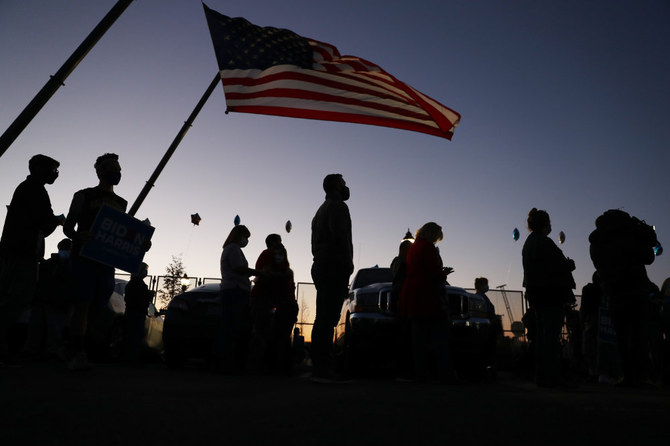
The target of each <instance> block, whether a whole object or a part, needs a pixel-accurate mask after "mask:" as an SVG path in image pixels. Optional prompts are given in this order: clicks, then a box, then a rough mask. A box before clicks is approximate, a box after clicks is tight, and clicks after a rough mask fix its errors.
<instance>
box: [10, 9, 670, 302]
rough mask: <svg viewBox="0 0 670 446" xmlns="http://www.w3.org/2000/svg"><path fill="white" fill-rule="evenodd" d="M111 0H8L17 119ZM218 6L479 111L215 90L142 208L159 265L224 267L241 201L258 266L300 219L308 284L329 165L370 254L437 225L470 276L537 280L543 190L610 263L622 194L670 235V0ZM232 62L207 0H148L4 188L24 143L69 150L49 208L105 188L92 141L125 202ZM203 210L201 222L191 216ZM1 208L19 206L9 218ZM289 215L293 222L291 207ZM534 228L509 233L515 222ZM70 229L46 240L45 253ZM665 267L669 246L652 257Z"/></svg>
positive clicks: (90, 60)
mask: <svg viewBox="0 0 670 446" xmlns="http://www.w3.org/2000/svg"><path fill="white" fill-rule="evenodd" d="M114 4H115V1H112V0H109V1H102V0H101V1H96V2H91V1H88V0H63V1H59V2H45V1H37V0H3V1H2V2H1V3H0V66H1V67H2V69H0V104H2V105H1V106H0V129H1V130H2V131H4V130H5V129H6V128H7V127H8V126H9V125H10V124H11V122H12V121H13V120H14V119H15V118H16V116H17V115H18V114H19V113H20V112H21V110H22V109H23V108H24V107H25V106H26V105H27V103H28V102H29V101H30V100H31V99H32V98H33V97H34V95H35V94H36V93H37V92H38V91H39V89H40V88H41V87H42V86H43V85H44V83H45V82H46V81H47V79H48V76H49V75H51V74H53V73H55V72H56V71H57V70H58V68H59V67H60V66H61V65H62V63H63V62H64V61H65V60H66V59H67V57H69V56H70V54H71V53H72V52H73V51H74V49H75V48H76V47H77V46H78V45H79V44H80V43H81V41H82V40H83V39H84V38H85V37H86V36H87V35H88V33H89V32H90V31H91V30H92V29H93V27H94V26H95V25H96V24H97V23H98V22H99V21H100V19H101V18H102V17H103V16H104V15H105V14H106V13H107V12H108V11H109V10H110V9H111V8H112V6H113V5H114ZM207 4H208V5H209V6H210V7H212V8H213V9H215V10H217V11H219V12H221V13H223V14H226V15H229V16H242V17H245V18H247V19H248V20H250V21H251V22H253V23H255V24H257V25H261V26H275V27H279V28H288V29H291V30H292V31H295V32H296V33H298V34H301V35H303V36H307V37H311V38H315V39H318V40H321V41H325V42H328V43H331V44H333V45H335V46H337V47H338V48H339V50H340V52H341V53H342V54H352V55H355V56H359V57H362V58H365V59H368V60H370V61H372V62H374V63H376V64H378V65H380V66H381V67H383V68H384V69H385V70H386V71H388V72H389V73H391V74H393V75H394V76H396V77H397V78H398V79H400V80H402V81H404V82H406V83H408V84H410V85H412V86H413V87H415V88H417V89H418V90H420V91H422V92H423V93H425V94H427V95H429V96H431V97H433V98H434V99H436V100H438V101H440V102H442V103H443V104H444V105H446V106H448V107H451V108H453V109H454V110H456V111H458V112H459V113H460V114H461V115H462V121H461V124H460V125H459V127H457V129H456V131H455V135H454V138H453V141H451V142H449V141H447V140H444V139H441V138H437V137H434V136H430V135H424V134H419V133H412V132H408V131H403V130H395V129H389V128H381V127H372V126H363V125H357V124H345V123H334V122H321V121H312V120H299V119H290V118H281V117H271V116H262V115H244V114H229V115H225V114H224V111H225V99H224V94H223V89H222V88H221V87H217V89H216V90H215V92H214V94H213V95H212V97H211V98H210V99H209V101H208V102H207V104H206V105H205V107H204V108H203V110H202V112H201V113H200V116H199V117H198V118H197V119H196V121H195V123H194V126H193V127H192V128H191V130H190V131H189V133H188V134H187V135H186V138H185V139H184V141H183V142H182V143H181V145H180V146H179V148H178V150H177V152H176V153H175V155H174V156H173V158H172V160H171V161H170V163H169V164H168V165H167V167H166V168H165V170H164V171H163V173H162V175H161V177H159V179H158V181H157V182H156V185H155V187H154V188H153V190H152V191H151V192H150V194H149V196H148V198H147V200H146V201H145V203H144V204H143V205H142V207H141V208H140V210H139V212H138V213H137V216H138V217H139V218H149V219H150V220H151V222H152V223H153V225H154V226H155V227H156V232H155V235H154V239H153V248H152V250H151V251H150V252H149V253H148V254H147V256H146V259H145V260H146V261H147V262H148V263H149V264H150V267H151V273H152V274H161V273H163V272H164V269H165V266H166V265H167V264H168V263H169V262H170V258H171V255H181V256H182V257H183V260H184V263H185V265H186V270H187V272H188V273H189V274H190V275H197V276H206V277H218V276H219V266H218V262H219V255H220V252H221V245H222V243H223V241H224V239H225V238H226V236H227V234H228V232H229V230H230V228H231V227H232V225H233V219H234V217H235V215H240V217H241V220H242V223H243V224H245V225H247V226H248V227H249V228H250V230H251V232H252V237H251V240H250V244H249V246H248V247H247V248H245V253H246V256H247V258H248V259H249V261H250V263H253V262H254V261H255V259H256V257H257V256H258V254H259V253H260V252H261V250H262V249H263V248H264V244H263V240H264V238H265V236H266V235H267V234H269V233H271V232H277V233H280V234H282V235H283V238H284V242H285V245H286V247H287V249H288V252H289V258H290V260H291V262H292V266H293V269H294V270H295V274H296V279H297V280H298V281H303V282H307V281H310V277H309V268H310V265H311V255H310V246H309V237H310V229H309V227H310V222H311V218H312V216H313V214H314V212H315V211H316V209H317V208H318V206H319V205H320V204H321V202H322V201H323V196H324V193H323V191H322V189H321V181H322V178H323V177H324V176H325V175H326V174H328V173H333V172H339V173H342V174H343V175H344V177H345V179H346V180H347V183H348V184H349V186H350V188H351V199H350V201H349V206H350V210H351V215H352V220H353V236H354V262H355V264H356V267H357V268H358V267H361V266H373V265H375V264H379V265H380V266H385V265H388V264H390V262H391V260H392V258H393V256H394V255H395V254H396V252H397V246H398V243H399V242H400V239H401V237H402V236H403V234H404V233H405V231H406V230H407V228H408V227H409V228H410V229H411V230H412V231H415V230H416V229H417V228H418V227H419V226H421V225H422V224H423V223H425V222H428V221H435V222H437V223H439V224H441V225H442V226H443V228H444V232H445V240H444V241H442V242H441V243H440V244H439V245H438V246H439V247H440V249H441V252H442V256H443V258H444V261H445V264H446V265H450V266H452V267H454V269H455V272H454V273H453V275H452V276H450V282H451V283H452V284H453V285H459V286H464V287H471V286H472V284H473V281H474V278H475V277H478V276H481V275H483V276H486V277H488V278H489V280H490V283H491V285H492V287H495V286H498V285H501V284H507V286H508V288H510V289H521V281H522V269H521V247H522V244H523V241H524V240H525V237H526V235H527V231H526V229H525V220H526V216H527V214H528V211H529V210H530V209H531V208H532V207H537V208H540V209H546V210H547V211H548V212H549V214H550V215H551V218H552V223H553V227H554V232H553V233H552V235H551V236H552V237H554V239H556V237H557V236H558V233H559V231H563V232H565V234H566V242H565V243H564V244H563V245H561V248H562V249H563V251H564V253H565V254H566V255H567V256H569V257H571V258H573V259H574V260H575V262H576V264H577V270H576V271H575V278H576V281H577V285H578V291H579V290H581V287H582V286H583V285H584V284H586V283H587V282H588V281H589V279H590V277H591V274H592V272H593V265H592V263H591V261H590V259H589V256H588V235H589V233H590V232H591V231H592V230H593V229H594V220H595V218H596V217H597V216H598V215H599V214H600V213H602V212H603V211H604V210H606V209H609V208H622V209H624V210H626V211H627V212H629V213H631V214H633V215H636V216H638V217H640V218H642V219H644V220H646V221H647V222H648V223H650V224H653V225H655V226H656V228H657V233H658V236H659V239H660V240H661V242H662V243H664V244H665V245H669V244H670V242H668V238H669V235H670V207H669V206H668V204H667V194H668V192H670V188H669V187H668V184H669V183H668V166H670V155H669V151H668V148H669V147H670V126H669V125H668V122H670V75H669V74H668V73H670V28H669V27H668V26H667V24H668V23H670V6H669V4H668V3H667V2H665V1H661V0H658V1H643V2H634V3H632V2H623V1H593V2H579V1H563V2H535V1H504V2H501V1H432V0H431V1H429V0H423V1H422V0H420V1H417V2H406V1H395V0H387V1H369V0H360V1H357V2H327V1H323V0H314V1H310V2H306V1H303V0H286V1H282V2H277V1H270V0H267V1H266V0H257V1H253V2H249V1H237V0H226V1H224V0H210V1H209V2H208V3H207ZM216 71H217V65H216V59H215V57H214V51H213V48H212V43H211V39H210V37H209V32H208V29H207V25H206V21H205V17H204V13H203V11H202V6H201V3H200V2H199V1H197V0H141V1H135V2H133V3H132V4H131V5H130V6H129V7H128V9H127V10H126V11H125V13H124V14H123V15H122V16H121V17H120V18H119V20H118V21H117V23H116V24H115V25H114V26H113V27H112V28H111V29H110V30H109V31H108V32H107V34H106V35H105V36H104V37H103V38H102V39H101V41H100V42H99V43H98V44H97V45H96V46H95V47H94V48H93V50H92V51H91V52H90V53H89V55H88V56H87V57H86V58H85V59H84V60H83V61H82V63H81V64H80V65H79V66H78V67H77V69H76V70H75V71H74V72H73V73H72V74H71V75H70V77H69V78H68V79H67V81H66V86H65V87H63V88H61V89H60V90H59V91H58V92H57V93H56V94H55V95H54V97H53V98H52V99H51V100H50V101H49V103H48V104H47V105H46V106H45V107H44V109H43V110H42V112H41V113H40V114H39V115H38V116H37V117H36V118H35V119H34V120H33V122H32V123H31V124H30V125H29V126H28V127H27V129H26V130H25V131H24V132H23V134H22V135H21V136H20V137H19V138H18V139H17V140H16V141H15V142H14V144H13V145H12V146H11V147H10V149H9V150H8V151H7V152H6V153H5V154H4V155H3V156H2V157H1V158H0V183H1V184H2V187H1V188H0V202H1V203H3V204H9V202H10V200H11V194H12V192H13V190H14V188H15V187H16V185H17V184H18V183H19V182H21V181H22V180H23V179H24V178H25V176H26V175H27V163H28V159H29V158H30V157H31V156H32V155H34V154H36V153H44V154H47V155H49V156H52V157H54V158H56V159H57V160H59V161H60V162H61V168H60V172H61V173H60V178H59V179H58V180H57V182H56V183H55V184H54V185H53V186H50V187H49V188H48V190H49V192H50V195H51V199H52V204H53V207H54V210H55V211H56V212H57V213H61V212H63V213H65V212H67V208H68V206H69V203H70V200H71V198H72V194H73V193H74V192H75V191H76V190H78V189H81V188H84V187H88V186H92V185H95V184H96V182H97V180H96V177H95V172H94V170H93V167H92V165H93V162H94V160H95V158H96V157H97V156H98V155H100V154H102V153H104V152H108V151H111V152H116V153H118V154H119V155H120V161H121V165H122V167H123V178H122V180H121V184H120V185H119V186H118V188H117V193H119V194H120V195H122V196H123V197H125V198H126V199H127V200H128V201H129V203H130V204H132V202H133V201H134V200H135V198H136V197H137V195H138V194H139V192H140V190H141V189H142V187H143V185H144V183H145V182H146V181H147V180H148V178H149V176H150V175H151V173H152V172H153V170H154V168H155V167H156V165H157V163H158V161H159V159H160V158H161V157H162V155H163V154H164V152H165V150H166V149H167V147H168V146H169V145H170V143H171V142H172V139H173V138H174V137H175V135H176V134H177V132H178V130H179V129H180V127H181V125H182V124H183V122H184V121H185V120H186V118H187V117H188V115H189V114H190V113H191V111H192V109H193V107H194V106H195V104H196V103H197V101H198V100H199V98H200V97H201V96H202V94H203V93H204V91H205V89H206V87H207V86H208V84H209V82H210V81H211V79H212V77H213V76H214V74H215V73H216ZM195 212H198V213H199V214H200V215H201V217H202V222H201V224H200V226H197V227H194V226H193V225H192V224H191V223H190V214H192V213H195ZM3 218H4V216H3ZM287 220H291V222H292V224H293V230H292V231H291V233H288V234H287V233H286V232H285V230H284V225H285V223H286V221H287ZM515 227H516V228H519V230H520V231H521V238H520V240H519V241H517V242H514V240H513V239H512V231H513V229H514V228H515ZM61 238H62V232H61V231H60V229H59V230H57V232H56V233H55V234H54V235H52V236H51V237H50V238H49V239H48V245H47V246H48V250H49V251H53V250H54V249H55V244H56V243H57V242H58V240H60V239H61ZM648 271H649V274H650V277H651V278H652V280H653V281H655V282H656V283H657V284H659V285H660V283H661V282H662V281H663V280H664V279H665V278H666V277H668V276H670V255H669V254H665V255H663V256H661V257H658V258H657V260H656V262H655V263H654V264H653V265H652V266H650V267H649V268H648Z"/></svg>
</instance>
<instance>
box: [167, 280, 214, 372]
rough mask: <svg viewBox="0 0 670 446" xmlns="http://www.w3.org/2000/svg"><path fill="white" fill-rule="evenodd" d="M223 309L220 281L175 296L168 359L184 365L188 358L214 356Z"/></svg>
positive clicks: (169, 318) (170, 312)
mask: <svg viewBox="0 0 670 446" xmlns="http://www.w3.org/2000/svg"><path fill="white" fill-rule="evenodd" d="M222 315H223V308H222V306H221V293H220V287H219V284H218V283H207V284H204V285H202V286H199V287H197V288H194V289H192V290H189V291H186V292H184V293H182V294H179V295H177V296H175V297H174V298H172V300H171V301H170V303H169V304H168V307H167V312H166V314H165V325H164V329H163V344H164V345H165V362H166V363H167V365H168V366H169V367H181V366H183V365H184V363H185V362H186V361H187V360H188V359H192V358H204V359H206V360H211V359H212V349H213V347H214V342H215V340H216V337H217V335H218V331H219V329H220V327H221V318H222Z"/></svg>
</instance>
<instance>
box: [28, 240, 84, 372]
mask: <svg viewBox="0 0 670 446" xmlns="http://www.w3.org/2000/svg"><path fill="white" fill-rule="evenodd" d="M57 248H58V252H56V253H53V254H51V257H49V258H48V259H46V260H43V261H41V262H40V267H39V268H40V276H39V280H38V281H37V290H36V292H35V300H34V301H33V305H32V307H31V312H30V328H29V331H28V339H27V340H26V345H25V350H26V351H27V352H28V353H29V354H33V355H41V354H42V353H43V352H44V353H46V355H45V356H46V358H47V359H55V360H59V361H64V360H65V358H66V349H65V340H66V339H65V335H66V329H67V328H68V325H69V322H70V314H71V312H72V302H73V299H74V293H75V283H74V279H73V277H72V263H71V262H70V251H71V250H72V240H70V239H68V238H66V239H63V240H61V241H60V242H58V245H57Z"/></svg>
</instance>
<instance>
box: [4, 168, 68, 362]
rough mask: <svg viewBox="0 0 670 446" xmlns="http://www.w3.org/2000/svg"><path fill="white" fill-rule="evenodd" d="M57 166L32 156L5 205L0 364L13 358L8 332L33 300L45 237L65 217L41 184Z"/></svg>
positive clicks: (54, 174) (53, 174)
mask: <svg viewBox="0 0 670 446" xmlns="http://www.w3.org/2000/svg"><path fill="white" fill-rule="evenodd" d="M58 166H60V163H59V162H58V161H56V160H55V159H53V158H50V157H48V156H45V155H35V156H33V157H32V158H31V159H30V161H29V162H28V170H29V171H30V174H29V175H28V177H27V178H26V179H25V180H24V181H23V182H22V183H21V184H19V185H18V187H17V188H16V190H15V191H14V195H13V196H12V201H11V202H10V204H9V206H8V207H7V217H6V218H5V225H4V228H3V230H2V238H1V239H0V363H4V362H6V361H10V360H13V358H9V357H8V355H9V345H8V341H7V333H8V330H9V328H10V327H11V326H12V325H13V324H14V323H15V322H16V321H17V320H18V318H19V317H20V316H21V314H22V313H23V312H24V311H25V310H26V309H27V308H28V307H29V306H30V303H31V302H32V300H33V296H34V294H35V288H36V286H37V274H38V273H37V270H38V262H39V261H40V260H42V258H43V257H44V239H45V237H48V236H49V235H50V234H51V233H52V232H53V231H54V230H55V229H56V227H57V226H58V225H62V224H63V222H64V220H65V219H64V217H63V216H62V215H59V216H56V215H54V213H53V210H52V209H51V200H50V199H49V194H48V193H47V191H46V188H45V187H44V186H45V185H47V184H53V183H54V181H56V178H58Z"/></svg>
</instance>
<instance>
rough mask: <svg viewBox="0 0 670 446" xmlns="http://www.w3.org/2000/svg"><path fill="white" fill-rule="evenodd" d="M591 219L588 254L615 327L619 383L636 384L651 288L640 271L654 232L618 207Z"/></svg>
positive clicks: (644, 364)
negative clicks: (619, 363) (621, 376)
mask: <svg viewBox="0 0 670 446" xmlns="http://www.w3.org/2000/svg"><path fill="white" fill-rule="evenodd" d="M595 223H596V229H595V230H594V231H593V232H592V233H591V234H590V235H589V242H590V244H591V245H590V255H591V260H592V261H593V266H595V268H596V270H597V271H598V276H599V277H600V281H601V283H602V287H603V294H604V298H605V299H606V301H607V304H608V307H609V309H610V315H611V317H612V324H613V325H614V331H615V332H616V339H617V347H618V350H619V355H620V358H621V366H622V368H623V379H622V381H621V383H620V385H623V386H636V385H640V384H643V383H644V381H645V379H646V377H645V376H644V375H645V373H646V372H647V371H648V370H647V368H648V366H649V360H648V353H649V351H648V332H647V323H648V320H647V316H648V311H649V309H650V303H651V297H652V296H653V295H655V294H656V293H657V288H656V286H655V285H654V284H653V283H652V282H651V281H650V280H649V277H648V276H647V270H646V265H651V264H652V263H653V261H654V258H655V256H654V246H655V245H656V244H657V243H658V240H657V239H656V232H655V231H654V229H653V228H652V227H651V226H649V225H647V224H646V223H644V222H643V221H641V220H639V219H637V218H635V217H631V216H630V215H629V214H628V213H626V212H624V211H621V210H619V209H610V210H608V211H606V212H605V213H603V214H602V215H601V216H599V217H598V218H597V219H596V222H595Z"/></svg>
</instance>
